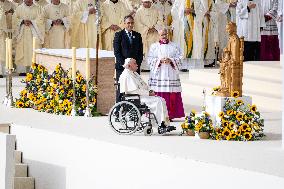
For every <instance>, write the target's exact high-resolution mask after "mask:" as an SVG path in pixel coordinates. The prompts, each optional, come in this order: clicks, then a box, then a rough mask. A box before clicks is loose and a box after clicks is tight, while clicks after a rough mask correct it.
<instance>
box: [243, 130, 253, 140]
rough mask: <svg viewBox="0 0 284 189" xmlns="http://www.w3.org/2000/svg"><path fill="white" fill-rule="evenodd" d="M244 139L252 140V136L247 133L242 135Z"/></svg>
mask: <svg viewBox="0 0 284 189" xmlns="http://www.w3.org/2000/svg"><path fill="white" fill-rule="evenodd" d="M244 137H245V139H246V140H250V139H251V138H252V134H251V133H249V132H246V133H244Z"/></svg>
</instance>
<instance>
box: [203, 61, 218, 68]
mask: <svg viewBox="0 0 284 189" xmlns="http://www.w3.org/2000/svg"><path fill="white" fill-rule="evenodd" d="M213 67H215V63H214V62H213V63H211V64H208V65H204V68H213Z"/></svg>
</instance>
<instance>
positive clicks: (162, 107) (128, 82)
mask: <svg viewBox="0 0 284 189" xmlns="http://www.w3.org/2000/svg"><path fill="white" fill-rule="evenodd" d="M119 84H120V92H121V93H125V94H138V95H140V100H141V103H145V104H146V105H147V106H148V107H149V108H150V111H151V112H152V113H154V114H155V116H156V118H157V121H158V124H159V125H161V123H162V121H164V122H165V125H169V117H168V110H167V106H166V101H165V100H164V99H163V98H161V97H158V96H149V87H148V85H147V84H146V83H145V82H144V81H143V79H142V78H141V77H140V75H139V74H138V73H136V72H133V71H131V70H129V69H124V71H123V72H122V74H121V76H120V78H119Z"/></svg>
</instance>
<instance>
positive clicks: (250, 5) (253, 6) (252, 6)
mask: <svg viewBox="0 0 284 189" xmlns="http://www.w3.org/2000/svg"><path fill="white" fill-rule="evenodd" d="M255 7H256V4H255V3H252V2H251V3H249V4H248V8H249V9H254V8H255Z"/></svg>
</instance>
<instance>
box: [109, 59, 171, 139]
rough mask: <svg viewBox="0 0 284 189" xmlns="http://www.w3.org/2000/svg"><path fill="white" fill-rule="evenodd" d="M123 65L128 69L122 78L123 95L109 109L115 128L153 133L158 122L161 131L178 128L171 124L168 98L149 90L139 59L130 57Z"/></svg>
mask: <svg viewBox="0 0 284 189" xmlns="http://www.w3.org/2000/svg"><path fill="white" fill-rule="evenodd" d="M123 67H124V68H125V69H124V71H123V72H122V74H121V76H120V78H119V87H120V93H122V94H123V95H122V99H121V101H120V102H118V103H116V104H115V105H114V106H113V107H112V109H111V110H110V113H109V122H110V125H111V127H112V128H113V130H114V131H115V132H117V133H118V134H133V133H135V132H144V134H145V135H151V134H152V132H153V129H152V126H153V125H154V124H157V125H158V133H159V134H165V133H167V132H170V131H173V130H175V129H176V128H175V127H173V126H170V125H169V123H170V121H169V116H168V110H167V106H166V101H165V100H164V99H163V98H161V97H158V96H155V92H154V91H151V90H149V87H148V85H147V84H146V83H145V82H144V81H143V79H142V78H141V76H140V75H139V74H138V73H137V72H136V71H137V69H138V65H137V63H136V60H135V59H133V58H127V59H126V60H125V63H124V65H123ZM143 116H144V120H143ZM145 117H146V119H145ZM145 120H146V121H145Z"/></svg>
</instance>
